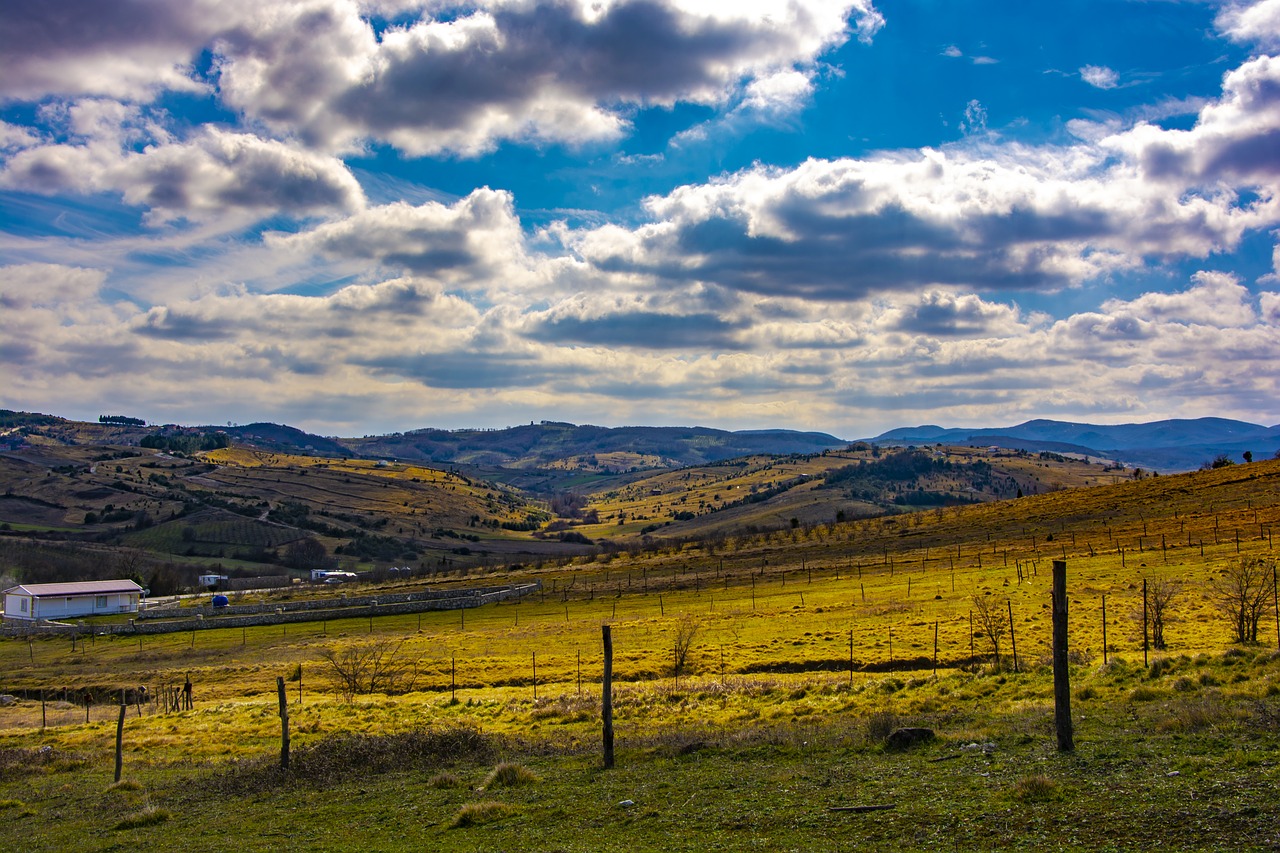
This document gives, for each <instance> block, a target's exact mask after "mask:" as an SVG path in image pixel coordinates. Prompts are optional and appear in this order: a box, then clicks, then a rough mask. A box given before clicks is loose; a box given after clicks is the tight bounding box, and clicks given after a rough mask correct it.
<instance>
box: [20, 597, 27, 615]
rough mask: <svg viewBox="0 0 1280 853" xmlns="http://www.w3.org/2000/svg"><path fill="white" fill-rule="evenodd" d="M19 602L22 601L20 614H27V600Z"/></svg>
mask: <svg viewBox="0 0 1280 853" xmlns="http://www.w3.org/2000/svg"><path fill="white" fill-rule="evenodd" d="M20 600H21V601H22V612H23V613H26V612H27V600H26V599H25V598H23V599H20Z"/></svg>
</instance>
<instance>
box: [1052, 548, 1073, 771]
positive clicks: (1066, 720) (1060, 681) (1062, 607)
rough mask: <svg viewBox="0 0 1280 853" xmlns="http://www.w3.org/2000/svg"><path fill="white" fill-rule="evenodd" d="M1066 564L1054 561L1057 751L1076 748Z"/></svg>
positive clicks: (1054, 717)
mask: <svg viewBox="0 0 1280 853" xmlns="http://www.w3.org/2000/svg"><path fill="white" fill-rule="evenodd" d="M1067 665H1068V655H1067V561H1066V560H1054V561H1053V723H1054V726H1055V727H1056V728H1057V730H1058V752H1071V751H1073V750H1074V749H1075V748H1076V745H1075V738H1074V736H1073V733H1072V728H1071V674H1070V672H1068V670H1067Z"/></svg>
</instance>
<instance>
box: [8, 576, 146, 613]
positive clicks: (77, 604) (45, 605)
mask: <svg viewBox="0 0 1280 853" xmlns="http://www.w3.org/2000/svg"><path fill="white" fill-rule="evenodd" d="M141 599H142V587H140V586H138V584H136V583H134V582H133V581H130V580H118V581H81V582H79V583H28V584H23V585H21V586H15V587H10V588H9V589H6V590H5V591H4V618H5V619H25V620H28V621H35V620H38V619H68V618H74V617H77V616H103V615H107V614H111V613H137V612H138V602H139V601H141Z"/></svg>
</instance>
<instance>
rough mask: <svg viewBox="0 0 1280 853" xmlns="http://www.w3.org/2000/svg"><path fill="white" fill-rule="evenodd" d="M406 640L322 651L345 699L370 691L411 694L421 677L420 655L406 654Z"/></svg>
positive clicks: (335, 682) (322, 655)
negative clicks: (410, 655) (417, 656)
mask: <svg viewBox="0 0 1280 853" xmlns="http://www.w3.org/2000/svg"><path fill="white" fill-rule="evenodd" d="M404 642H405V641H404V640H393V639H384V640H377V641H375V642H372V643H364V644H356V643H348V644H343V645H340V646H334V647H332V648H328V649H325V650H323V651H322V652H320V659H321V660H323V661H324V662H325V663H327V664H328V665H329V670H328V671H329V676H330V678H332V679H333V683H334V686H335V688H336V689H337V691H338V693H339V694H341V696H342V699H343V701H344V702H350V701H352V700H353V699H354V698H355V697H356V696H357V695H360V694H369V693H407V692H408V691H410V690H412V689H413V686H414V684H415V683H416V682H417V680H418V661H419V658H415V657H409V656H408V655H405V654H402V652H401V649H402V648H403V646H404Z"/></svg>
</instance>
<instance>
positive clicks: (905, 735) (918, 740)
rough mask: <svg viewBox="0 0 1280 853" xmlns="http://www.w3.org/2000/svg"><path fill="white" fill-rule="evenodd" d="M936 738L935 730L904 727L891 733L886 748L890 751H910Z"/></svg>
mask: <svg viewBox="0 0 1280 853" xmlns="http://www.w3.org/2000/svg"><path fill="white" fill-rule="evenodd" d="M934 737H936V735H935V734H934V733H933V729H928V728H925V727H923V726H904V727H903V728H900V729H894V730H893V731H892V732H890V733H889V737H888V738H887V739H885V746H887V747H889V749H909V748H911V747H913V746H917V745H918V744H922V743H928V742H929V741H931V740H933V739H934Z"/></svg>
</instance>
